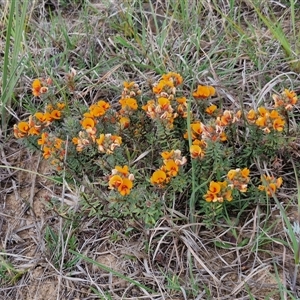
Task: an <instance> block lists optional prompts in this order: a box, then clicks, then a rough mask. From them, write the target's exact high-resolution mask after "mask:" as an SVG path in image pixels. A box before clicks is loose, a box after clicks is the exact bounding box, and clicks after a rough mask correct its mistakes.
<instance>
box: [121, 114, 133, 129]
mask: <svg viewBox="0 0 300 300" xmlns="http://www.w3.org/2000/svg"><path fill="white" fill-rule="evenodd" d="M119 123H120V125H121V129H126V128H128V127H129V124H130V119H129V118H127V117H121V118H120V120H119Z"/></svg>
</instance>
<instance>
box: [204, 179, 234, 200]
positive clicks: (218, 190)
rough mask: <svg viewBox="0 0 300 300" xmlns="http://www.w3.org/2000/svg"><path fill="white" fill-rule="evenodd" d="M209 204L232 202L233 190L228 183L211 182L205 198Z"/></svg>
mask: <svg viewBox="0 0 300 300" xmlns="http://www.w3.org/2000/svg"><path fill="white" fill-rule="evenodd" d="M203 197H204V199H205V200H206V201H207V202H220V203H222V202H224V200H227V201H231V200H232V188H231V187H230V186H228V183H227V181H211V182H210V184H209V188H208V191H207V192H206V194H205V195H204V196H203Z"/></svg>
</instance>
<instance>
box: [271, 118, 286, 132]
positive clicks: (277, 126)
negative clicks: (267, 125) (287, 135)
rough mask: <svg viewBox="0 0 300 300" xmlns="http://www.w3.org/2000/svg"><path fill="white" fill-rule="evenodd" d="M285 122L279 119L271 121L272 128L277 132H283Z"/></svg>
mask: <svg viewBox="0 0 300 300" xmlns="http://www.w3.org/2000/svg"><path fill="white" fill-rule="evenodd" d="M284 125H285V121H284V120H283V119H281V118H280V117H279V118H277V119H275V120H274V121H273V128H274V129H275V130H277V131H283V128H284Z"/></svg>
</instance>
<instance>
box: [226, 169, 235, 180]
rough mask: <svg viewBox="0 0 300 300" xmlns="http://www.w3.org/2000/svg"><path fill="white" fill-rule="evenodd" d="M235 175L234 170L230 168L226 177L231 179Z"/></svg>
mask: <svg viewBox="0 0 300 300" xmlns="http://www.w3.org/2000/svg"><path fill="white" fill-rule="evenodd" d="M235 175H236V170H230V171H229V172H228V173H227V178H228V179H229V180H233V179H234V177H235Z"/></svg>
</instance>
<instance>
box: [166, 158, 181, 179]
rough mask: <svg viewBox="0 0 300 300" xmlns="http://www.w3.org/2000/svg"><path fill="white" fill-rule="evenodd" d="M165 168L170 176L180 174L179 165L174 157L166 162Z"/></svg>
mask: <svg viewBox="0 0 300 300" xmlns="http://www.w3.org/2000/svg"><path fill="white" fill-rule="evenodd" d="M165 169H166V172H167V174H168V175H169V176H171V177H174V176H176V175H177V174H178V170H179V167H178V165H177V164H176V163H175V161H174V160H173V159H169V160H168V161H167V162H166V163H165Z"/></svg>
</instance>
